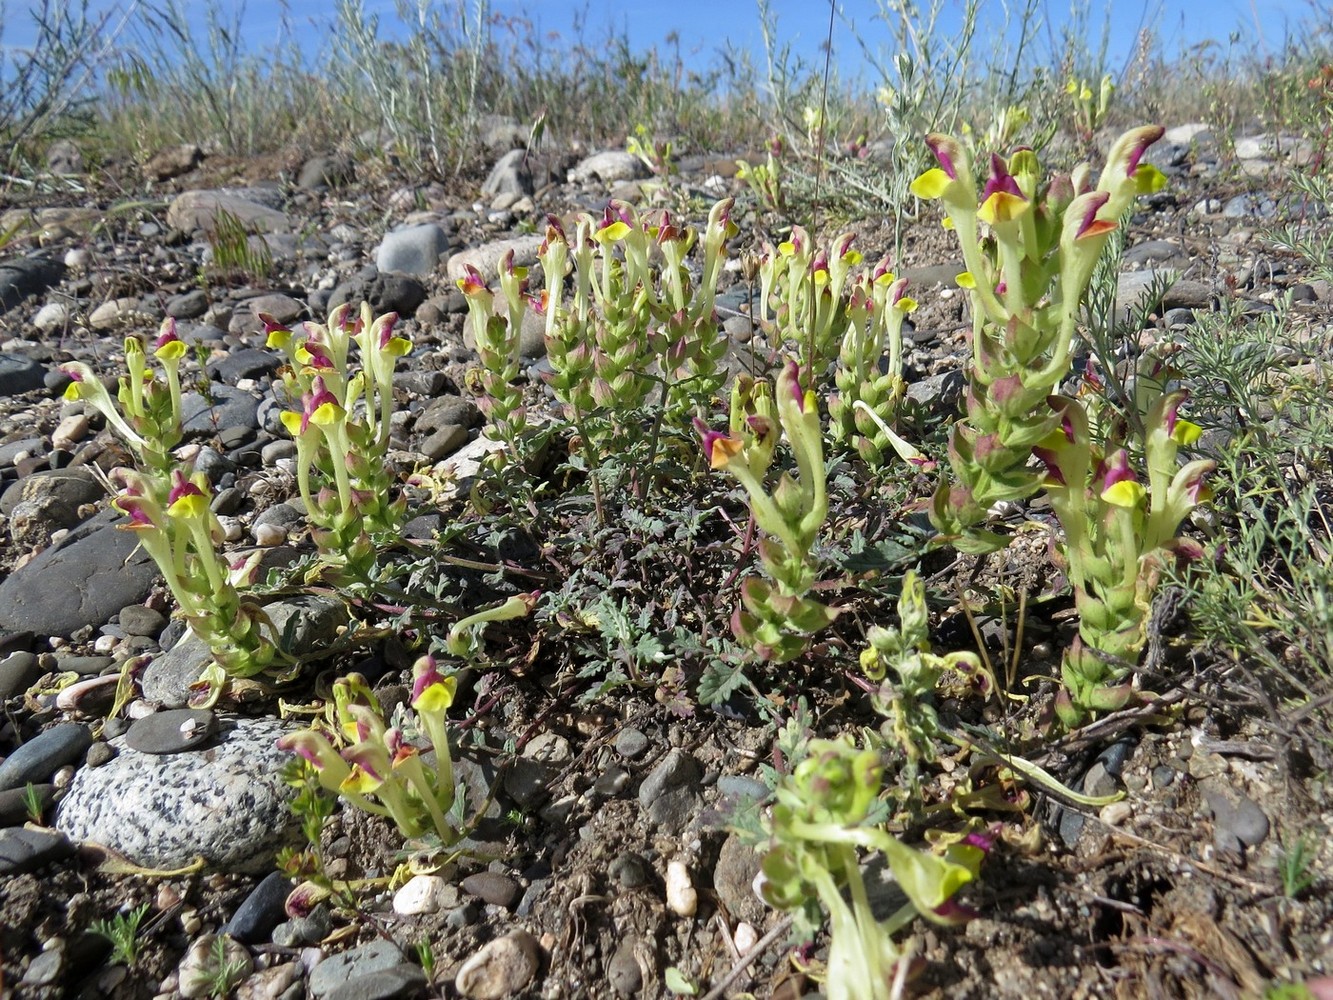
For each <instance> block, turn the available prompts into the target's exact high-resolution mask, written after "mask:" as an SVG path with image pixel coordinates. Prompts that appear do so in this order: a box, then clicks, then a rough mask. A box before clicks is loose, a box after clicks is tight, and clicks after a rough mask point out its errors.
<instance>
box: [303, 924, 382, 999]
mask: <svg viewBox="0 0 1333 1000" xmlns="http://www.w3.org/2000/svg"><path fill="white" fill-rule="evenodd" d="M402 964H404V959H403V953H402V952H400V951H399V950H398V949H397V948H396V947H394V945H393V943H392V942H389V941H385V940H383V939H382V938H376V939H375V940H373V941H369V942H367V943H366V944H363V945H358V946H357V947H355V948H349V949H348V950H347V951H344V952H339V953H338V954H337V955H330V956H329V957H328V958H326V959H324V961H322V962H320V963H319V964H318V965H317V966H315V968H314V970H313V971H312V972H311V973H310V982H309V983H308V984H307V985H308V987H309V989H310V994H311V996H314V997H316V998H324V997H327V996H328V995H329V994H330V993H332V992H333V991H334V990H335V989H337V988H338V987H339V986H342V985H344V984H345V983H348V982H351V981H352V980H353V979H356V978H358V977H360V976H367V975H370V974H371V973H372V972H381V971H383V970H385V969H394V968H397V967H398V966H400V965H402Z"/></svg>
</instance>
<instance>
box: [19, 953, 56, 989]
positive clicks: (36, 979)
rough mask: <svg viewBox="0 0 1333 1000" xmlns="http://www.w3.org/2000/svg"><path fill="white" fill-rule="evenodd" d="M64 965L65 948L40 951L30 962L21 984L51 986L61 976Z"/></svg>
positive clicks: (20, 981)
mask: <svg viewBox="0 0 1333 1000" xmlns="http://www.w3.org/2000/svg"><path fill="white" fill-rule="evenodd" d="M64 965H65V951H64V949H63V948H52V949H51V950H50V951H41V952H38V953H37V954H36V955H35V956H34V957H33V960H32V961H31V962H30V963H29V964H28V968H27V969H25V970H24V972H23V978H22V979H20V980H19V985H20V986H50V985H52V984H53V983H54V982H55V981H56V980H57V979H59V978H60V973H61V972H63V971H64Z"/></svg>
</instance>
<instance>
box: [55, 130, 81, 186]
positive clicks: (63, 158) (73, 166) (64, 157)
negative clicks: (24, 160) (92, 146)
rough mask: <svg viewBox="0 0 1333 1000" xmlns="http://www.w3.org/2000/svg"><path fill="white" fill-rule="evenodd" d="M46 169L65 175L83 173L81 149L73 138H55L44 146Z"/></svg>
mask: <svg viewBox="0 0 1333 1000" xmlns="http://www.w3.org/2000/svg"><path fill="white" fill-rule="evenodd" d="M46 169H47V170H49V171H51V173H53V174H57V175H59V176H65V177H68V176H74V175H77V174H81V173H83V150H81V149H79V144H78V143H76V142H75V141H74V140H73V139H57V140H56V141H55V142H53V143H51V145H49V146H48V147H46Z"/></svg>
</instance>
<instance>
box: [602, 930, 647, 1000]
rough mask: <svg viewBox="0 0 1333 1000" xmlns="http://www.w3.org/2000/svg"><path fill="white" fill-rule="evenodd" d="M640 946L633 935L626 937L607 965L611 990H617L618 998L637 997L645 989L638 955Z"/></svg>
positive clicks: (607, 976)
mask: <svg viewBox="0 0 1333 1000" xmlns="http://www.w3.org/2000/svg"><path fill="white" fill-rule="evenodd" d="M639 944H640V942H639V939H638V938H637V937H635V936H634V935H632V934H630V935H626V936H625V937H624V938H623V939H622V940H621V942H620V944H619V946H617V948H616V951H615V954H614V955H612V956H611V961H610V962H609V963H608V965H607V968H606V978H607V982H609V983H610V984H611V989H613V990H615V992H616V995H617V996H622V997H636V996H638V995H639V991H640V990H642V989H643V969H642V968H641V967H640V965H639V959H638V956H637V955H636V952H637V951H638V950H639Z"/></svg>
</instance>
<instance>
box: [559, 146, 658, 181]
mask: <svg viewBox="0 0 1333 1000" xmlns="http://www.w3.org/2000/svg"><path fill="white" fill-rule="evenodd" d="M647 176H648V168H647V167H646V166H645V165H644V163H643V161H642V160H640V159H639V158H638V157H637V156H635V155H634V154H633V153H627V152H625V151H624V150H618V149H609V150H606V151H605V152H601V153H593V154H592V155H591V156H589V157H585V158H584V159H583V160H582V161H581V162H580V163H578V164H576V165H575V166H573V167H571V168H570V170H569V180H570V182H571V183H574V184H581V183H583V182H585V181H591V180H594V179H595V180H599V181H601V182H602V183H604V184H615V183H617V182H619V181H632V180H637V179H638V178H640V177H647Z"/></svg>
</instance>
